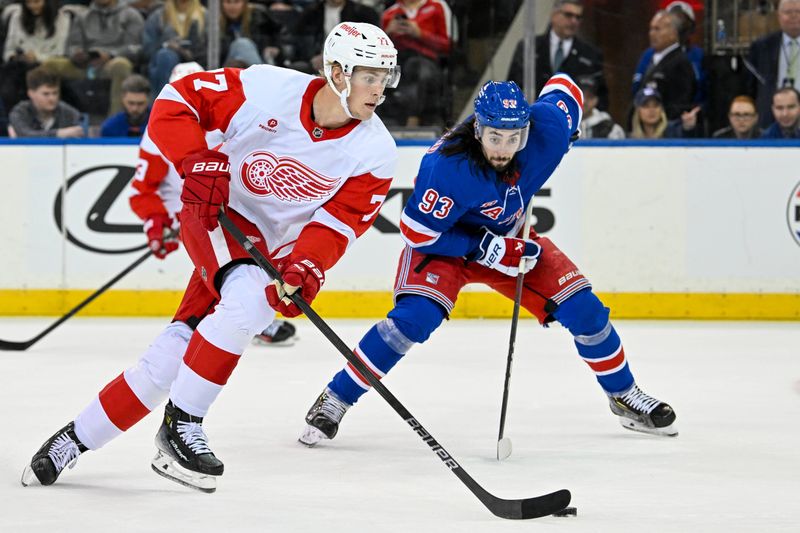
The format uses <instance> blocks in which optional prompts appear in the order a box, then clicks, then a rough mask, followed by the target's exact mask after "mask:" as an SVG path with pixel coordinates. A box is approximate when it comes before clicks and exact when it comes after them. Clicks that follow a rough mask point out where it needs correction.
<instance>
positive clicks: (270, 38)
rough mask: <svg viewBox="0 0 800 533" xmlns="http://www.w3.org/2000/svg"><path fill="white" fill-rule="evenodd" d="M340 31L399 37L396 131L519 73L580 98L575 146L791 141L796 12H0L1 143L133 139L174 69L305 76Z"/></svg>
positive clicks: (453, 108)
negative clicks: (272, 70)
mask: <svg viewBox="0 0 800 533" xmlns="http://www.w3.org/2000/svg"><path fill="white" fill-rule="evenodd" d="M528 2H532V4H531V5H532V6H535V8H534V9H535V11H536V13H538V15H537V16H538V17H539V18H538V19H537V27H538V26H540V24H539V23H538V22H541V27H542V28H545V26H546V28H545V29H544V30H543V31H541V32H539V34H538V35H537V36H536V39H535V54H533V57H532V55H531V54H528V55H526V54H525V47H524V46H523V36H524V34H525V31H526V27H525V25H526V23H528V22H529V21H530V20H531V19H530V18H529V17H526V16H525V15H526V13H525V9H526V7H527V4H528ZM210 19H211V20H214V19H218V20H219V36H220V38H219V58H212V59H211V60H210V59H209V57H208V50H209V47H208V35H209V32H208V21H209V20H210ZM340 21H355V22H369V23H372V24H375V25H379V26H381V27H382V28H383V29H384V30H385V31H386V32H387V33H388V34H389V36H390V37H391V38H392V40H393V41H394V43H395V46H396V47H397V49H398V51H399V54H400V57H399V62H400V65H401V68H402V73H403V74H402V80H401V83H400V86H399V87H398V88H397V89H395V90H393V91H388V96H387V99H386V102H385V103H384V104H383V106H381V109H380V110H379V114H380V115H381V118H382V119H383V120H384V122H385V123H386V124H387V126H389V128H390V129H391V130H392V132H393V133H394V134H395V136H398V137H403V136H406V137H422V138H434V137H436V136H438V135H439V134H440V133H441V132H442V131H443V130H444V129H445V128H447V127H449V126H451V125H453V124H454V123H455V122H456V121H458V120H460V119H463V118H464V115H465V113H466V112H468V111H465V110H468V109H469V108H470V104H471V98H472V96H473V95H474V92H475V89H476V87H479V86H480V84H481V83H482V82H483V81H485V80H486V79H489V78H492V79H512V80H515V81H516V82H517V83H518V84H520V86H524V72H525V67H526V62H535V68H534V71H535V86H536V87H541V86H542V85H543V84H544V82H545V81H546V80H547V78H548V77H550V76H551V75H552V74H553V73H555V72H566V73H568V74H570V75H571V76H572V77H573V78H574V79H575V80H576V82H577V83H578V84H579V85H580V86H581V88H582V89H583V91H584V93H585V96H586V97H585V108H584V120H583V123H582V126H581V130H582V137H583V138H609V139H624V138H634V139H660V138H711V137H714V138H729V139H758V138H771V139H780V138H798V137H800V93H798V88H800V0H706V1H701V0H686V1H670V0H636V1H631V0H582V1H581V0H491V1H478V0H386V1H384V0H258V1H253V2H248V1H247V0H220V3H219V13H218V17H209V13H208V9H207V7H206V5H205V1H201V0H91V1H87V0H21V1H20V0H17V1H13V2H12V1H9V0H0V47H1V50H0V52H1V53H2V63H1V64H0V136H6V135H8V136H11V137H59V138H76V137H86V136H90V137H98V136H102V137H137V136H140V135H141V134H142V131H143V129H144V127H145V126H146V124H147V119H148V115H149V110H150V105H151V102H152V100H153V98H154V96H155V95H157V94H158V92H159V91H160V90H161V88H162V87H163V86H164V85H165V84H166V83H167V82H168V80H169V79H170V76H171V75H173V72H174V71H175V69H176V67H178V68H181V67H180V66H179V65H183V66H185V65H186V64H191V63H198V64H199V65H200V66H201V67H203V68H206V67H209V66H211V67H215V66H227V67H239V68H246V67H248V66H250V65H253V64H262V63H263V64H271V65H278V66H284V67H288V68H292V69H296V70H300V71H303V72H308V73H317V72H319V70H320V69H321V67H322V62H321V51H322V44H323V42H324V39H325V36H326V35H327V33H328V31H330V29H331V28H333V27H334V26H335V25H336V24H338V23H339V22H340ZM534 57H535V59H534Z"/></svg>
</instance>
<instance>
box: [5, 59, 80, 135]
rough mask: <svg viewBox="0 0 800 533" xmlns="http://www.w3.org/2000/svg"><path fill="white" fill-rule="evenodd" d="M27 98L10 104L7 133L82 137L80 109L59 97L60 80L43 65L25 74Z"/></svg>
mask: <svg viewBox="0 0 800 533" xmlns="http://www.w3.org/2000/svg"><path fill="white" fill-rule="evenodd" d="M26 82H27V86H28V98H30V100H25V101H24V102H20V103H18V104H17V105H15V106H14V108H13V109H12V110H11V114H10V115H9V123H10V124H9V127H8V134H9V136H11V137H58V138H61V139H65V138H69V137H84V136H85V134H86V132H85V130H84V127H83V126H81V114H80V112H79V111H78V110H77V109H75V108H74V107H72V106H71V105H69V104H65V103H64V102H61V101H60V89H59V87H60V85H61V80H60V79H59V78H58V76H57V75H56V74H55V73H53V72H50V71H49V70H47V69H46V68H44V67H36V68H35V69H33V70H29V71H28V74H27V75H26Z"/></svg>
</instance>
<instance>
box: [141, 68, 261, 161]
mask: <svg viewBox="0 0 800 533" xmlns="http://www.w3.org/2000/svg"><path fill="white" fill-rule="evenodd" d="M240 73H241V70H240V69H234V68H226V69H218V70H210V71H208V72H196V73H194V74H190V75H188V76H186V77H184V78H181V79H180V80H178V81H175V82H173V83H170V84H168V85H166V86H164V89H163V90H162V91H161V93H160V94H159V95H158V98H156V101H155V102H154V103H153V110H152V112H151V113H150V120H149V123H148V125H147V130H148V131H149V132H150V137H151V138H152V139H153V141H154V142H155V143H156V146H158V148H159V150H161V153H163V154H164V156H165V157H166V158H167V159H169V160H170V161H171V162H172V164H173V165H175V168H177V169H180V168H181V162H182V161H183V160H184V158H185V157H186V156H187V155H189V154H191V153H194V152H199V151H201V150H206V149H207V145H206V138H205V134H206V132H208V131H214V130H217V129H218V130H221V131H222V132H223V133H224V132H225V131H226V130H227V129H228V126H229V125H230V122H231V119H232V118H233V116H234V115H235V114H236V112H237V111H238V110H239V108H240V107H241V106H242V104H243V103H244V100H245V97H244V90H243V88H242V82H241V79H240Z"/></svg>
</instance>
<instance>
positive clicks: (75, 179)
mask: <svg viewBox="0 0 800 533" xmlns="http://www.w3.org/2000/svg"><path fill="white" fill-rule="evenodd" d="M134 171H135V169H134V168H133V167H129V166H118V165H105V166H99V167H91V168H87V169H86V170H82V171H81V172H79V173H78V174H75V175H74V176H72V177H70V178H69V179H68V180H67V182H66V184H65V186H64V187H63V188H61V189H59V190H58V194H57V195H56V200H55V205H54V206H53V215H54V217H55V222H56V226H57V227H58V230H59V231H60V232H62V233H64V235H65V236H66V238H67V240H69V242H71V243H72V244H74V245H75V246H78V247H79V248H83V249H84V250H89V251H91V252H97V253H101V254H126V253H130V252H135V251H138V250H144V249H145V248H146V247H147V244H146V242H145V238H144V235H143V234H142V223H141V222H140V221H139V219H138V218H137V217H136V215H134V214H133V212H132V211H131V208H130V206H129V205H128V187H130V182H131V178H133V174H134Z"/></svg>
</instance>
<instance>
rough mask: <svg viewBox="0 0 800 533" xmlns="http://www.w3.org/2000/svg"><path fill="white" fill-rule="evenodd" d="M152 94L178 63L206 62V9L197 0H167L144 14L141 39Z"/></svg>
mask: <svg viewBox="0 0 800 533" xmlns="http://www.w3.org/2000/svg"><path fill="white" fill-rule="evenodd" d="M142 44H143V45H144V52H145V54H146V55H147V57H148V58H149V59H150V64H149V67H148V74H149V77H150V84H151V85H152V87H153V92H154V94H158V92H160V91H161V88H162V87H164V85H166V84H167V82H168V81H169V76H170V73H171V72H172V69H173V68H175V65H177V64H178V63H185V62H188V61H197V62H198V63H200V64H201V65H205V63H206V9H205V8H204V7H203V6H202V5H201V4H200V0H166V1H165V2H164V6H163V7H160V8H158V9H156V10H155V11H153V12H152V13H150V15H149V16H148V17H147V21H146V22H145V25H144V36H143V38H142Z"/></svg>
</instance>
